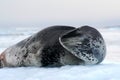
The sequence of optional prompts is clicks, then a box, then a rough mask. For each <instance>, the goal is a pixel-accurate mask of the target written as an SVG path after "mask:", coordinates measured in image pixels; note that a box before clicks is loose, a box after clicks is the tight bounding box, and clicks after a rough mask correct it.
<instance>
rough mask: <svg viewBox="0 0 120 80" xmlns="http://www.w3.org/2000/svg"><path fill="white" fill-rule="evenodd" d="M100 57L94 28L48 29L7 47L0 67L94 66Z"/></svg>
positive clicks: (99, 40)
mask: <svg viewBox="0 0 120 80" xmlns="http://www.w3.org/2000/svg"><path fill="white" fill-rule="evenodd" d="M86 31H87V32H86ZM94 33H95V34H94ZM93 43H95V44H93ZM104 57H105V44H104V40H103V38H102V36H101V35H100V33H99V32H98V31H97V30H96V29H94V28H91V27H88V26H84V27H81V28H75V27H71V26H52V27H48V28H46V29H44V30H41V31H40V32H38V33H36V34H34V35H32V36H30V37H29V38H27V39H25V40H23V41H21V42H19V43H17V44H15V45H13V46H11V47H9V48H7V49H6V50H5V51H4V52H3V53H2V54H1V55H0V66H1V67H19V66H37V67H56V66H62V65H78V64H97V63H100V62H101V61H102V60H103V59H104Z"/></svg>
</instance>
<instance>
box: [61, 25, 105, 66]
mask: <svg viewBox="0 0 120 80" xmlns="http://www.w3.org/2000/svg"><path fill="white" fill-rule="evenodd" d="M59 41H60V44H61V45H62V46H63V47H64V48H65V49H67V50H68V51H69V52H70V53H72V54H73V55H74V56H76V57H78V58H79V59H81V60H83V61H84V62H85V64H98V63H100V62H102V61H103V59H104V58H105V55H106V46H105V42H104V39H103V37H102V35H101V34H100V32H98V31H97V30H96V29H94V28H92V27H89V26H83V27H80V28H77V29H74V30H73V31H70V32H67V33H66V34H64V35H63V36H61V37H60V38H59Z"/></svg>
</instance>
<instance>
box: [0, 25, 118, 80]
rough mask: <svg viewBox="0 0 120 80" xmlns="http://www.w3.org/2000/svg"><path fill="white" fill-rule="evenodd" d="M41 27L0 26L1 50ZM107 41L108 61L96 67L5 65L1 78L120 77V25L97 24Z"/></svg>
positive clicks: (99, 79)
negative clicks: (103, 25) (100, 25)
mask: <svg viewBox="0 0 120 80" xmlns="http://www.w3.org/2000/svg"><path fill="white" fill-rule="evenodd" d="M41 29H43V28H40V27H16V28H15V27H12V28H11V27H5V28H4V27H0V53H1V52H2V51H4V50H5V49H6V48H7V47H10V46H11V45H14V44H16V43H17V42H19V41H21V40H23V39H25V38H27V37H29V36H31V35H32V34H34V33H36V32H38V31H40V30H41ZM96 29H97V30H99V31H100V33H101V34H102V36H103V38H104V39H105V42H106V47H107V54H106V58H105V60H104V61H103V62H102V63H101V64H99V65H95V66H68V65H67V66H63V67H60V68H36V67H27V68H25V67H19V68H2V69H0V80H119V79H120V76H119V74H120V27H119V26H114V27H96Z"/></svg>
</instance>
